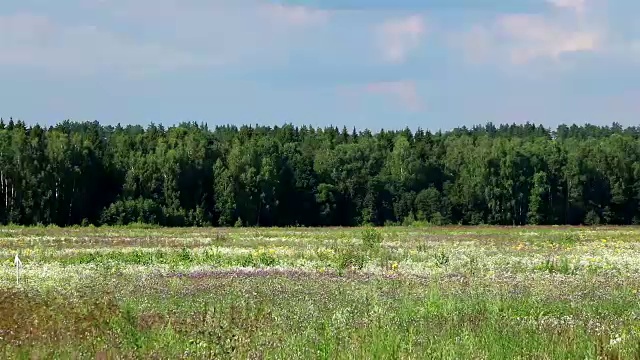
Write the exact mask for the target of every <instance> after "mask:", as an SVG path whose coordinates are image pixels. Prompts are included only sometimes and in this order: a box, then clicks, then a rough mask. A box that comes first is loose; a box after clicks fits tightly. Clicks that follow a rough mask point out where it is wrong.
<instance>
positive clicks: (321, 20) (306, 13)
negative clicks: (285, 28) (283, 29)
mask: <svg viewBox="0 0 640 360" xmlns="http://www.w3.org/2000/svg"><path fill="white" fill-rule="evenodd" d="M262 11H264V12H265V13H266V15H268V16H269V17H271V18H272V19H273V20H276V21H278V22H280V23H284V24H285V25H289V26H305V27H306V26H317V25H324V24H326V23H327V21H328V20H329V17H330V13H329V11H327V10H318V9H312V8H309V7H306V6H301V5H292V6H286V5H282V4H266V5H263V6H262Z"/></svg>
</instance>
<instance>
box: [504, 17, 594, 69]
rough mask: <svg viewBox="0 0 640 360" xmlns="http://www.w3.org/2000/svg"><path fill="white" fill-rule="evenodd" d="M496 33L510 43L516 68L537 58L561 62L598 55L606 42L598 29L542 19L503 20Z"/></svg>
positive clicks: (511, 56)
mask: <svg viewBox="0 0 640 360" xmlns="http://www.w3.org/2000/svg"><path fill="white" fill-rule="evenodd" d="M494 31H497V32H498V34H499V35H498V36H500V37H503V38H506V39H507V41H509V42H510V44H511V45H510V48H509V56H510V59H511V61H512V62H513V63H516V64H523V63H527V62H529V61H531V60H534V59H537V58H550V59H553V60H558V59H559V57H560V56H561V55H562V54H565V53H571V52H578V51H594V50H597V49H598V47H599V46H600V44H601V41H602V38H603V34H602V32H600V31H598V30H596V29H588V28H582V27H581V28H573V27H571V26H567V25H564V24H562V23H559V22H553V21H550V20H548V19H546V18H545V17H543V16H540V15H505V16H502V17H500V18H499V19H498V20H497V22H496V26H495V27H494Z"/></svg>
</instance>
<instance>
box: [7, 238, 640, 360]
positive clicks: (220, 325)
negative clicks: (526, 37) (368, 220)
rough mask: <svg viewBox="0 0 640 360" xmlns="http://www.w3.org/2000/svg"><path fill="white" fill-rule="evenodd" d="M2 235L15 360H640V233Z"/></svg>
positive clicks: (10, 347)
mask: <svg viewBox="0 0 640 360" xmlns="http://www.w3.org/2000/svg"><path fill="white" fill-rule="evenodd" d="M0 234H2V235H3V237H2V240H0V254H3V256H4V258H5V262H4V263H3V264H2V267H0V281H1V282H2V287H1V288H0V356H2V358H5V359H14V358H24V359H31V358H131V359H134V358H135V359H137V358H171V359H181V358H239V359H247V358H252V359H253V358H276V359H290V358H304V359H307V358H310V359H343V358H344V359H353V358H367V359H368V358H373V359H578V358H579V359H598V358H609V359H617V358H631V359H633V358H640V309H639V308H638V303H639V300H640V295H639V293H638V291H637V290H638V288H639V287H640V275H639V274H640V271H639V270H640V260H637V259H638V252H639V251H640V242H637V239H639V238H640V237H639V236H638V235H640V229H639V228H631V227H628V228H572V229H570V230H567V229H564V228H555V227H544V228H543V227H540V228H536V227H527V228H498V227H495V228H492V227H482V228H470V227H469V228H464V227H449V228H438V227H428V228H425V229H416V228H413V227H393V228H384V229H382V228H377V229H376V228H370V227H366V228H361V229H342V228H336V229H299V228H289V229H195V228H194V229H159V228H152V229H145V228H143V227H136V228H85V229H81V228H73V229H60V228H16V227H8V228H0ZM16 251H20V253H21V258H22V259H23V262H24V264H25V269H24V276H23V279H22V282H21V283H20V284H19V285H16V282H15V273H14V269H13V267H12V264H11V261H12V259H13V254H14V253H15V252H16Z"/></svg>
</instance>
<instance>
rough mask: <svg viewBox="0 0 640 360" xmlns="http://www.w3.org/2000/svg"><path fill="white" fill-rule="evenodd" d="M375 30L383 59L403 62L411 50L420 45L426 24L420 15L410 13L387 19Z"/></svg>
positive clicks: (391, 61)
mask: <svg viewBox="0 0 640 360" xmlns="http://www.w3.org/2000/svg"><path fill="white" fill-rule="evenodd" d="M376 31H377V34H376V36H377V43H378V46H379V48H380V51H381V53H382V58H383V60H385V61H387V62H390V63H403V62H405V61H406V60H407V57H408V56H409V54H410V53H411V52H412V51H414V50H416V49H417V48H418V47H420V44H421V42H422V40H423V39H424V36H425V34H426V25H425V22H424V19H423V18H422V17H421V16H420V15H411V16H408V17H405V18H398V19H390V20H387V21H385V22H384V23H382V24H380V25H379V26H378V27H377V29H376Z"/></svg>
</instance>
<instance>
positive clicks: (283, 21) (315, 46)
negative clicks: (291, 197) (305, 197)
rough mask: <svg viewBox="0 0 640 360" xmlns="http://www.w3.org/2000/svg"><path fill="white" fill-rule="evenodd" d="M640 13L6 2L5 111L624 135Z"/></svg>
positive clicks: (262, 0)
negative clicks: (570, 129) (578, 127)
mask: <svg viewBox="0 0 640 360" xmlns="http://www.w3.org/2000/svg"><path fill="white" fill-rule="evenodd" d="M639 14H640V1H636V0H324V1H323V0H288V1H285V0H60V1H55V2H54V1H49V0H20V1H2V2H0V115H1V116H3V117H4V118H5V119H6V118H8V117H13V118H14V119H22V120H24V121H25V122H26V123H28V124H35V123H39V124H41V125H46V126H48V125H54V124H56V123H58V122H60V121H63V120H65V119H70V120H75V121H93V120H97V121H99V122H100V123H102V124H112V125H113V124H116V123H121V124H141V125H147V124H150V123H151V122H153V123H156V124H159V123H161V124H164V125H167V126H168V125H172V124H176V123H179V122H182V121H196V122H198V123H200V122H206V123H208V124H209V125H210V126H212V125H224V124H235V125H242V124H262V125H271V126H273V125H282V124H284V123H293V124H295V125H305V124H306V125H312V126H328V125H334V126H338V127H342V126H347V127H348V128H352V127H356V128H358V129H364V128H368V129H370V130H372V131H378V130H380V129H402V128H405V127H409V128H411V129H416V128H418V127H419V128H422V129H428V130H433V131H437V130H448V129H452V128H454V127H460V126H463V125H465V126H473V125H475V124H485V123H487V122H489V121H491V122H493V123H494V124H502V123H524V122H527V121H529V122H533V123H536V124H542V125H544V126H546V127H552V128H555V127H556V126H557V125H559V124H562V123H564V124H573V123H576V124H585V123H591V124H596V125H609V124H611V123H612V122H618V123H620V124H622V125H623V126H632V125H636V124H637V122H638V121H637V120H639V119H640V21H638V20H640V15H639Z"/></svg>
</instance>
